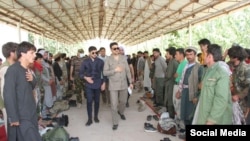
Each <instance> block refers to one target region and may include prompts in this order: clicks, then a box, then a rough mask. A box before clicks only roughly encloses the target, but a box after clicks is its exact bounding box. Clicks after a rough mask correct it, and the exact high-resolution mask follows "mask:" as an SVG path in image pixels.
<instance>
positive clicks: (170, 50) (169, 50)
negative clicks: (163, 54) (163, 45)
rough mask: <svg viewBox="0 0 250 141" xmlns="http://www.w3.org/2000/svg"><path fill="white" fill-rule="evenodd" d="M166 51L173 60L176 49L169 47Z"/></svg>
mask: <svg viewBox="0 0 250 141" xmlns="http://www.w3.org/2000/svg"><path fill="white" fill-rule="evenodd" d="M166 51H167V52H168V53H169V54H170V55H172V57H173V58H174V57H175V52H176V48H175V47H169V48H167V49H166Z"/></svg>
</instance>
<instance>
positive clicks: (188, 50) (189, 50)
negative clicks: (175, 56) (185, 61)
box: [185, 49, 197, 55]
mask: <svg viewBox="0 0 250 141" xmlns="http://www.w3.org/2000/svg"><path fill="white" fill-rule="evenodd" d="M186 52H194V55H196V53H197V52H196V51H194V50H192V49H187V50H186V51H185V53H186Z"/></svg>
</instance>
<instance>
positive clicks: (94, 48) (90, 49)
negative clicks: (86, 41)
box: [89, 46, 97, 52]
mask: <svg viewBox="0 0 250 141" xmlns="http://www.w3.org/2000/svg"><path fill="white" fill-rule="evenodd" d="M93 50H97V49H96V47H95V46H90V47H89V52H91V51H93Z"/></svg>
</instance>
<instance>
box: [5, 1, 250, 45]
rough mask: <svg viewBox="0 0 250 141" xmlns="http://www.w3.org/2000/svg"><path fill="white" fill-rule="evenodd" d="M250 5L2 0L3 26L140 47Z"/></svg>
mask: <svg viewBox="0 0 250 141" xmlns="http://www.w3.org/2000/svg"><path fill="white" fill-rule="evenodd" d="M249 4H250V0H0V21H3V22H6V23H8V24H12V25H16V24H17V23H18V22H20V23H21V28H22V29H25V30H28V31H30V32H33V33H36V34H39V35H43V36H44V37H48V38H51V39H55V40H58V41H61V42H65V43H69V44H70V43H76V42H81V41H84V40H89V39H94V38H96V37H99V38H105V39H109V40H114V41H118V42H121V43H123V44H125V45H129V46H132V45H136V44H138V43H141V42H143V41H145V40H149V39H152V38H155V37H158V36H161V35H162V34H166V33H169V32H171V31H174V30H177V29H181V28H183V27H187V26H188V25H189V24H195V23H198V22H201V21H204V20H207V19H210V18H213V17H215V16H218V15H221V14H225V13H228V12H230V11H232V10H236V9H239V8H242V7H245V6H247V5H249Z"/></svg>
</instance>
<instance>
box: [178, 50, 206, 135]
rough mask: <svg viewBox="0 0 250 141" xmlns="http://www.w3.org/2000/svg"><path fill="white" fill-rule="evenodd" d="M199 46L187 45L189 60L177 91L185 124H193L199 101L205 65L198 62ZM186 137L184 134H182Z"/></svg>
mask: <svg viewBox="0 0 250 141" xmlns="http://www.w3.org/2000/svg"><path fill="white" fill-rule="evenodd" d="M196 53H197V48H195V47H187V48H186V49H185V56H186V59H187V60H188V63H187V64H186V66H185V68H184V72H183V73H182V78H181V81H180V83H179V90H178V92H177V93H176V98H177V99H181V112H180V115H181V120H182V121H184V124H185V125H191V123H192V120H193V116H194V112H195V107H196V104H197V101H198V93H199V88H198V85H199V84H200V82H201V78H202V74H203V67H202V66H201V65H200V64H199V63H198V62H196ZM179 137H180V138H184V137H185V134H184V135H180V136H179Z"/></svg>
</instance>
